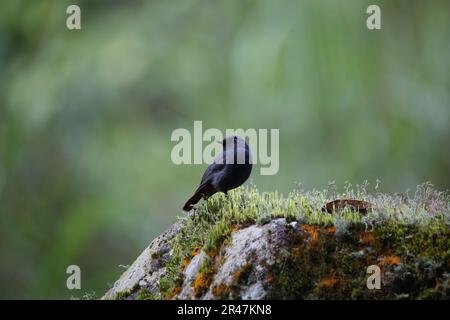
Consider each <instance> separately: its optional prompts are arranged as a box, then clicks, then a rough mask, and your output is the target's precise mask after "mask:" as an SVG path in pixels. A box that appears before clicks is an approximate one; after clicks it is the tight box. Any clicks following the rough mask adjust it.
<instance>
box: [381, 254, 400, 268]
mask: <svg viewBox="0 0 450 320" xmlns="http://www.w3.org/2000/svg"><path fill="white" fill-rule="evenodd" d="M398 264H400V258H399V257H397V256H387V257H384V258H383V259H382V260H381V265H382V266H384V265H395V266H396V265H398Z"/></svg>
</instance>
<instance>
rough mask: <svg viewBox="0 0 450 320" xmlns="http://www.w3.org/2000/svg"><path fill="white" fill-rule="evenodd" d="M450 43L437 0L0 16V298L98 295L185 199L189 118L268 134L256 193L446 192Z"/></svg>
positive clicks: (445, 6)
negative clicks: (373, 13) (297, 189)
mask: <svg viewBox="0 0 450 320" xmlns="http://www.w3.org/2000/svg"><path fill="white" fill-rule="evenodd" d="M69 4H78V5H80V6H81V11H82V30H80V31H69V30H67V28H66V26H65V23H66V18H67V15H66V13H65V12H66V7H67V6H68V5H69ZM369 4H379V5H380V6H381V10H382V29H381V30H380V31H369V30H368V29H367V28H366V18H367V16H368V15H367V14H366V8H367V6H368V5H369ZM449 40H450V2H449V1H398V0H397V1H392V0H391V1H375V0H374V1H361V0H345V1H344V0H342V1H312V0H311V1H272V0H267V1H262V0H261V1H254V0H239V1H237V0H236V1H206V0H183V1H167V0H165V1H144V0H141V1H139V0H133V1H130V0H128V1H110V0H96V1H87V0H86V1H75V0H74V1H66V0H64V1H61V0H58V1H57V0H54V1H50V0H48V1H47V0H39V1H25V0H24V1H19V0H6V1H2V4H1V9H0V254H1V259H0V287H1V290H0V298H61V299H67V298H70V297H78V298H81V297H82V296H83V295H84V294H85V293H90V294H92V296H93V297H100V296H101V295H102V294H103V293H104V292H105V291H106V290H107V289H108V286H109V285H110V284H112V283H113V282H114V281H115V280H116V279H117V278H118V276H119V275H120V274H121V273H122V272H123V271H124V268H123V267H120V265H127V264H130V263H132V262H133V260H134V258H136V257H137V255H138V254H139V253H140V252H141V251H142V249H143V248H144V247H145V246H146V245H147V244H148V243H149V241H150V240H151V239H153V238H154V237H155V236H157V235H158V234H160V233H161V232H162V231H163V230H164V229H165V228H167V227H168V226H169V225H170V224H172V223H173V222H174V221H176V216H177V215H181V214H182V212H181V209H180V208H181V206H182V204H183V203H184V201H185V200H186V199H187V197H188V196H190V195H191V192H192V191H193V190H194V189H195V188H196V186H197V184H198V182H199V180H200V177H201V174H202V172H203V170H204V169H205V165H185V166H176V165H174V164H173V163H172V162H171V161H170V152H171V149H172V147H173V146H174V143H172V142H171V141H170V135H171V133H172V131H173V130H174V129H176V128H187V129H189V130H192V129H193V121H194V120H202V121H203V127H204V128H205V129H206V128H212V127H214V128H219V129H221V130H225V129H226V128H256V129H259V128H269V129H270V128H279V129H280V170H279V173H278V174H277V175H276V176H260V175H259V170H254V171H253V174H252V180H253V182H254V183H255V184H256V185H257V186H258V187H259V189H260V190H264V191H272V190H279V191H280V192H288V191H289V190H290V189H292V188H293V187H294V183H295V182H296V181H297V182H302V183H303V186H304V187H305V188H307V189H311V188H323V187H326V185H327V183H328V182H329V181H332V180H334V181H336V183H337V184H338V185H340V186H342V185H343V183H344V181H346V180H348V181H350V182H352V183H359V182H362V181H363V180H364V179H368V180H369V181H371V182H374V181H375V180H376V179H377V178H379V179H380V180H381V181H382V184H381V189H382V190H383V191H387V192H395V191H405V190H406V189H414V188H415V186H416V184H418V183H420V182H423V181H428V180H429V181H431V182H432V183H434V184H435V186H436V187H438V188H440V189H447V188H448V187H449V186H450V183H449V182H450V179H449V176H450V173H449V169H450V157H449V156H450V151H449V150H450V148H449V137H450V126H449V119H450V99H449V98H450V97H449V95H450V58H449V57H450V41H449ZM372 185H373V184H372ZM71 264H76V265H79V266H80V267H81V270H82V281H81V284H82V289H81V290H78V291H77V290H74V291H70V290H68V289H66V278H67V276H68V275H67V274H66V268H67V266H68V265H71Z"/></svg>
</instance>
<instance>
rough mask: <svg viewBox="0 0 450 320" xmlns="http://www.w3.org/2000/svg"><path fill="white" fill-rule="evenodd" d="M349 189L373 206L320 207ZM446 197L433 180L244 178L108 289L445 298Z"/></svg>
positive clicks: (449, 271)
mask: <svg viewBox="0 0 450 320" xmlns="http://www.w3.org/2000/svg"><path fill="white" fill-rule="evenodd" d="M350 196H351V197H354V198H358V199H361V200H364V201H368V202H370V203H372V204H373V206H374V209H373V210H371V211H370V212H367V213H365V214H362V213H359V212H355V211H352V210H351V208H350V209H343V210H342V211H339V212H331V213H329V212H323V211H322V207H323V205H324V204H325V203H326V202H327V201H330V200H333V199H336V198H347V197H350ZM449 207H450V204H449V197H448V195H447V194H446V193H442V192H438V191H436V190H434V189H433V188H432V187H431V185H429V184H424V185H421V186H419V187H418V188H417V191H416V193H415V195H414V197H408V196H407V195H404V194H397V195H392V196H389V195H385V194H380V193H377V195H376V196H371V195H369V194H368V193H366V192H365V190H364V188H363V189H362V190H361V189H357V190H347V192H346V193H345V194H337V193H336V192H335V190H334V191H333V192H330V190H323V191H312V192H304V191H301V190H295V191H293V192H291V193H290V194H289V195H288V196H287V197H284V196H282V195H280V194H278V193H276V192H275V193H260V192H258V190H257V189H256V188H255V187H244V188H239V189H236V190H233V191H231V192H230V193H229V196H228V197H225V196H224V195H222V194H217V195H215V196H213V197H212V198H210V199H208V201H204V202H202V203H201V204H200V205H199V206H198V207H197V208H196V209H195V212H192V213H191V214H190V215H188V216H187V217H184V218H182V219H180V220H179V221H178V222H177V223H176V224H174V226H172V227H171V228H170V229H169V231H168V232H166V233H164V234H163V235H162V236H160V237H158V238H157V239H155V240H154V241H153V242H152V243H151V245H150V246H149V248H147V249H146V250H145V251H144V253H143V254H142V255H141V256H140V257H139V258H138V259H137V260H136V262H135V263H134V264H133V265H132V266H131V267H130V268H129V269H128V270H127V272H125V274H124V275H122V277H121V278H120V279H119V280H118V281H117V282H116V284H115V285H114V287H113V288H111V290H110V291H108V293H107V294H106V295H105V297H104V298H109V299H448V298H449V297H450V282H449V281H450V280H449V279H450V237H449V236H450V231H449V230H450V229H449V226H450V213H449V212H450V210H449ZM369 266H376V269H377V270H379V271H380V274H379V276H380V277H379V278H380V288H379V289H376V288H370V289H369V287H370V286H369V287H368V281H369V282H370V281H372V280H373V279H374V278H373V277H375V276H376V275H375V276H373V277H371V276H372V272H368V267H369ZM369 277H371V278H370V279H369ZM368 279H369V280H368Z"/></svg>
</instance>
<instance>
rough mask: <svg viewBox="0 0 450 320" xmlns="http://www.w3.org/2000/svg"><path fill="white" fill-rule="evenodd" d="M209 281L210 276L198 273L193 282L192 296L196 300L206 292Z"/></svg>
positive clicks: (210, 279)
mask: <svg viewBox="0 0 450 320" xmlns="http://www.w3.org/2000/svg"><path fill="white" fill-rule="evenodd" d="M211 281H212V277H211V274H209V273H206V272H199V274H198V276H197V278H196V279H195V280H194V295H195V297H196V298H200V297H201V295H202V294H203V293H204V292H205V291H206V290H208V288H209V285H210V284H211Z"/></svg>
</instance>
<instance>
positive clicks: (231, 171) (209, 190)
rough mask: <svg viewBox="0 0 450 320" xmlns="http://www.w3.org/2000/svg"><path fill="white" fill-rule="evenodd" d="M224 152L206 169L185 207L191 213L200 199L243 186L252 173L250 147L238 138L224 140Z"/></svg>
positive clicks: (226, 192)
mask: <svg viewBox="0 0 450 320" xmlns="http://www.w3.org/2000/svg"><path fill="white" fill-rule="evenodd" d="M222 147H223V149H222V150H223V151H222V153H221V154H220V155H218V156H217V157H216V158H215V159H214V161H213V163H211V164H210V165H209V166H208V168H206V170H205V173H204V174H203V176H202V180H201V181H200V186H199V187H198V188H197V190H195V192H194V194H193V195H192V197H190V198H189V200H188V201H186V203H185V204H184V206H183V210H184V211H190V210H191V209H192V208H193V207H194V205H195V204H196V203H198V202H199V201H200V199H202V198H203V199H207V198H209V197H211V196H212V195H214V194H215V193H217V192H223V193H225V194H226V195H228V191H229V190H232V189H235V188H237V187H239V186H240V185H242V184H243V183H244V182H245V181H246V180H247V179H248V177H250V174H251V172H252V166H253V164H252V154H251V151H250V147H249V145H248V144H247V143H246V142H245V140H243V139H242V138H240V137H238V136H229V137H226V138H225V139H223V140H222Z"/></svg>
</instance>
